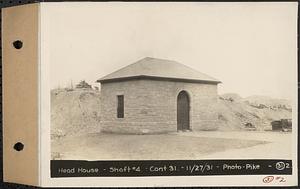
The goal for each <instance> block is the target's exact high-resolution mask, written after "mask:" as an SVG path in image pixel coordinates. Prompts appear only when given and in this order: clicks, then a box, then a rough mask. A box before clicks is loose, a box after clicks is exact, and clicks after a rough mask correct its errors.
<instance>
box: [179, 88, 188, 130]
mask: <svg viewBox="0 0 300 189" xmlns="http://www.w3.org/2000/svg"><path fill="white" fill-rule="evenodd" d="M177 130H178V131H184V130H190V99H189V96H188V94H187V92H185V91H181V92H180V93H179V94H178V96H177Z"/></svg>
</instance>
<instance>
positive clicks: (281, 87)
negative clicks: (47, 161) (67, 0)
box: [47, 3, 297, 161]
mask: <svg viewBox="0 0 300 189" xmlns="http://www.w3.org/2000/svg"><path fill="white" fill-rule="evenodd" d="M75 5H76V4H75ZM75 5H74V6H63V5H62V6H55V9H54V8H52V9H51V6H49V11H50V12H51V18H49V24H50V26H51V27H50V28H55V29H52V30H49V31H48V32H47V33H48V38H49V41H48V43H49V46H48V47H47V48H48V49H47V51H48V53H49V57H50V62H51V63H50V88H51V90H50V91H49V93H50V94H51V160H98V161H100V160H201V159H276V158H277V159H280V158H281V159H292V158H293V157H294V155H293V154H294V153H295V151H294V148H295V146H294V145H296V142H295V139H296V133H297V120H296V119H297V113H296V110H297V109H296V107H297V106H296V105H297V71H296V70H297V28H296V22H297V20H296V17H295V15H294V14H295V12H296V11H295V7H296V6H294V4H289V3H118V4H104V3H98V4H97V3H95V4H92V3H91V4H89V3H87V4H82V6H75ZM52 13H53V14H52Z"/></svg>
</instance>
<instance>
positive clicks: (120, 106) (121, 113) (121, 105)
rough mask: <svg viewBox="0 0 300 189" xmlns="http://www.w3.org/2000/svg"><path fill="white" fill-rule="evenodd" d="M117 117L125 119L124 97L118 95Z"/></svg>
mask: <svg viewBox="0 0 300 189" xmlns="http://www.w3.org/2000/svg"><path fill="white" fill-rule="evenodd" d="M117 99H118V107H117V117H118V118H124V95H118V96H117Z"/></svg>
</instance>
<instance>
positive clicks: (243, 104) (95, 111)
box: [51, 89, 292, 137]
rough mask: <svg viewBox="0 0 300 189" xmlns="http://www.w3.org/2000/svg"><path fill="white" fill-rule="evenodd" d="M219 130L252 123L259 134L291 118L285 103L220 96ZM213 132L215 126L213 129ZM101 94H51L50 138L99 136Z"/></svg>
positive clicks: (88, 91)
mask: <svg viewBox="0 0 300 189" xmlns="http://www.w3.org/2000/svg"><path fill="white" fill-rule="evenodd" d="M215 111H216V112H217V113H218V119H219V124H218V125H217V128H218V129H219V130H241V129H244V127H245V124H246V123H251V124H252V125H254V126H255V127H256V128H257V129H258V130H264V129H265V128H268V127H270V122H271V121H273V120H278V119H283V118H291V117H292V110H291V104H290V103H289V102H288V101H287V100H282V99H272V98H269V97H261V96H251V97H248V98H241V97H240V96H239V95H237V94H224V95H221V96H219V100H218V104H217V106H216V107H215ZM212 128H216V126H212ZM100 130H101V126H100V92H99V91H97V90H93V89H74V90H66V89H55V90H52V91H51V136H52V137H60V136H65V135H77V134H84V133H95V132H100Z"/></svg>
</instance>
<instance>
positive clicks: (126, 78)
mask: <svg viewBox="0 0 300 189" xmlns="http://www.w3.org/2000/svg"><path fill="white" fill-rule="evenodd" d="M138 79H148V80H157V81H177V82H179V81H180V82H186V83H203V84H216V85H217V84H219V83H222V82H221V81H217V80H200V79H187V78H170V77H157V76H146V75H139V76H129V77H120V78H111V79H98V80H97V82H99V83H113V82H122V81H129V80H138Z"/></svg>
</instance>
